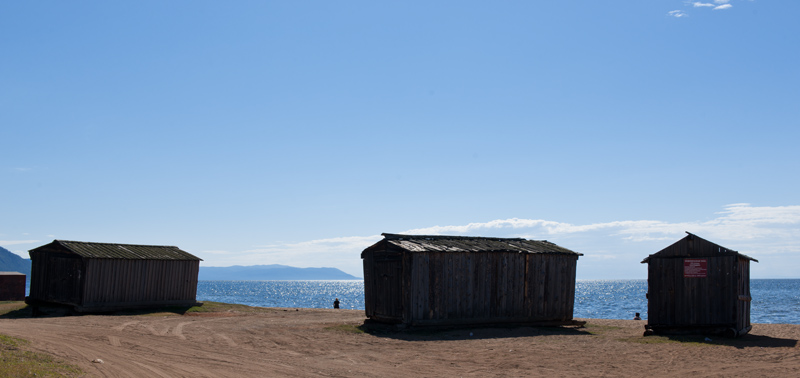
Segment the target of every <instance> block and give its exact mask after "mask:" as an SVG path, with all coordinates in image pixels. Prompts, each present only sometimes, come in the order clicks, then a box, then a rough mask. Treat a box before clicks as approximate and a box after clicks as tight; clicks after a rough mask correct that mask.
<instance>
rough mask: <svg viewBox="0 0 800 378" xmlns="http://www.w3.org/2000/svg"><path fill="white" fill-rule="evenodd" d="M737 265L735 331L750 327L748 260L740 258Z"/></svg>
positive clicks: (750, 298)
mask: <svg viewBox="0 0 800 378" xmlns="http://www.w3.org/2000/svg"><path fill="white" fill-rule="evenodd" d="M737 264H738V266H739V269H738V273H739V276H738V283H737V285H738V293H737V294H739V298H738V299H739V300H738V302H737V304H736V322H737V323H736V327H737V330H744V329H748V328H749V327H750V301H751V300H752V297H751V296H750V260H747V259H745V258H741V257H740V258H739V259H738V261H737Z"/></svg>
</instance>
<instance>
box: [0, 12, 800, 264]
mask: <svg viewBox="0 0 800 378" xmlns="http://www.w3.org/2000/svg"><path fill="white" fill-rule="evenodd" d="M798 11H800V3H798V2H794V1H785V2H772V1H766V0H752V1H751V0H729V1H722V0H709V1H707V2H706V1H700V2H685V1H673V0H657V1H641V0H635V1H634V0H630V1H628V0H625V1H588V0H587V1H577V2H546V3H544V2H528V1H508V2H502V3H501V4H498V3H487V2H470V1H458V2H456V1H439V2H434V3H431V2H403V3H395V4H386V3H380V4H376V3H375V2H355V1H352V2H322V1H317V2H315V1H312V2H266V1H264V2H262V1H240V2H235V3H233V4H231V3H220V2H211V1H172V2H155V1H152V2H151V1H139V2H134V3H118V2H116V3H109V2H99V1H95V2H89V1H87V2H79V3H74V2H57V1H36V2H22V1H13V2H11V1H9V2H3V3H0V56H2V59H0V205H1V208H0V214H2V216H0V218H2V220H1V221H0V246H3V247H6V248H8V249H9V250H12V251H13V252H15V253H18V254H20V255H22V256H27V250H29V249H32V248H35V247H37V246H39V245H42V244H45V243H48V242H50V241H51V240H53V239H66V240H80V241H96V242H118V243H133V244H166V245H177V246H179V247H181V248H182V249H184V250H186V251H188V252H191V253H194V254H196V255H198V256H199V257H201V258H203V259H204V262H203V265H204V266H229V265H253V264H286V265H293V266H301V267H309V266H333V267H337V268H340V269H342V270H344V271H346V272H348V273H351V274H354V275H356V276H361V275H362V272H361V260H360V258H359V254H360V252H361V250H363V249H364V248H365V247H366V246H368V245H370V244H372V243H374V242H375V241H377V240H379V239H380V233H382V232H390V233H403V232H408V233H429V234H456V235H472V236H497V237H526V238H530V239H547V240H550V241H552V242H555V243H557V244H559V245H561V246H564V247H566V248H570V249H573V250H575V251H578V252H582V253H584V254H585V256H583V257H582V258H581V259H580V260H579V263H578V278H579V279H604V278H609V279H611V278H645V277H646V275H647V272H646V267H645V266H644V265H642V264H640V261H641V260H642V259H643V258H644V257H646V256H647V255H648V254H651V253H655V252H657V251H658V250H660V249H661V248H663V247H666V246H667V245H669V244H671V243H673V242H675V241H677V240H679V239H680V238H682V237H683V236H684V235H685V234H684V231H689V232H692V233H695V234H697V235H699V236H701V237H704V238H706V239H709V240H711V241H713V242H716V243H718V244H721V245H723V246H725V247H728V248H731V249H734V250H738V251H740V252H742V253H745V254H748V255H750V256H752V257H755V258H757V259H758V260H759V261H760V262H759V263H757V264H754V265H753V267H752V269H753V276H754V277H756V278H778V277H800V274H798V273H797V272H799V271H800V198H798V197H800V194H798V193H800V192H799V191H798V187H800V172H799V171H800V169H799V168H800V152H799V151H800V149H798V148H797V144H798V140H800V131H798V130H800V121H799V120H800V105H798V104H800V64H798V63H797V62H798V60H800V59H798V58H800V26H798V23H797V22H796V15H797V14H798Z"/></svg>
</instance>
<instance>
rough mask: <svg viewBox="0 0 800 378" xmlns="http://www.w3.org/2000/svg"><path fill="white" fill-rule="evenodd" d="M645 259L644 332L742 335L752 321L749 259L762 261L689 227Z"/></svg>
mask: <svg viewBox="0 0 800 378" xmlns="http://www.w3.org/2000/svg"><path fill="white" fill-rule="evenodd" d="M687 234H688V235H687V236H686V237H684V238H683V239H681V240H679V241H677V242H676V243H675V244H672V245H670V246H669V247H666V248H664V249H662V250H661V251H659V252H657V253H655V254H652V255H650V256H648V257H647V258H645V259H644V260H643V261H642V263H643V264H648V266H647V287H648V288H647V315H648V316H647V317H648V319H647V325H646V326H645V328H646V330H647V331H645V334H646V335H647V334H652V333H658V334H676V333H702V334H723V335H726V336H730V337H736V336H740V335H744V334H746V333H747V332H749V331H750V329H751V328H752V327H751V325H750V261H755V262H758V260H756V259H754V258H752V257H748V256H745V255H743V254H741V253H739V252H736V251H734V250H732V249H728V248H725V247H722V246H720V245H717V244H714V243H712V242H710V241H708V240H705V239H703V238H701V237H699V236H697V235H693V234H691V233H689V232H687Z"/></svg>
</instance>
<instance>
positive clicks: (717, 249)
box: [642, 231, 758, 264]
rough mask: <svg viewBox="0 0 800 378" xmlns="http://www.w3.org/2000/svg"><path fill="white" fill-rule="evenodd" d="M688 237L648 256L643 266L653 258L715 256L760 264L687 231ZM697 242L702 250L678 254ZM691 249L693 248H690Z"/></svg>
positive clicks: (696, 249) (691, 250)
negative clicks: (685, 246) (686, 246)
mask: <svg viewBox="0 0 800 378" xmlns="http://www.w3.org/2000/svg"><path fill="white" fill-rule="evenodd" d="M686 234H687V235H686V236H685V237H684V238H683V239H681V240H678V241H676V242H675V243H672V244H670V245H669V246H668V247H666V248H664V249H662V250H660V251H658V252H656V253H654V254H652V255H650V256H647V257H646V258H645V259H644V260H642V264H645V263H647V262H648V261H650V259H651V258H653V257H659V258H669V257H714V256H738V257H742V258H745V259H747V260H750V261H755V262H758V260H756V259H754V258H752V257H750V256H747V255H744V254H741V253H739V252H736V251H734V250H732V249H729V248H725V247H723V246H721V245H719V244H715V243H712V242H710V241H708V240H706V239H703V238H701V237H699V236H697V235H695V234H692V233H690V232H689V231H686ZM693 241H697V242H698V243H699V244H701V245H702V246H701V247H700V248H694V249H689V252H690V253H685V254H680V253H676V252H678V251H684V250H685V249H684V248H680V247H681V245H682V244H688V243H689V242H693ZM690 248H691V247H690Z"/></svg>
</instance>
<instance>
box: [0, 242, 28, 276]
mask: <svg viewBox="0 0 800 378" xmlns="http://www.w3.org/2000/svg"><path fill="white" fill-rule="evenodd" d="M0 272H19V273H22V274H24V275H26V276H28V277H30V276H31V260H30V259H23V258H22V257H19V256H18V255H17V254H15V253H12V252H11V251H9V250H7V249H5V248H3V247H0Z"/></svg>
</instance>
